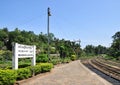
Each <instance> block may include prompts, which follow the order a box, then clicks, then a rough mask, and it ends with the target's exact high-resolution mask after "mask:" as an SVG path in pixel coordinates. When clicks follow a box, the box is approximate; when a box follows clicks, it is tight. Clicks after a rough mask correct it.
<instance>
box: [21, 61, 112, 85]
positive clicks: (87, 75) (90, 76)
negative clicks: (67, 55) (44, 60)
mask: <svg viewBox="0 0 120 85" xmlns="http://www.w3.org/2000/svg"><path fill="white" fill-rule="evenodd" d="M20 85H112V84H110V83H109V82H107V81H106V80H104V79H102V78H101V77H99V76H98V75H97V74H95V73H93V72H92V71H90V70H89V69H87V68H86V67H85V66H83V64H81V62H80V61H79V60H77V61H73V62H71V63H69V64H65V65H60V66H55V68H54V69H53V70H52V72H50V73H47V74H45V75H42V76H41V75H38V76H37V77H33V78H31V79H27V80H25V81H24V82H22V83H21V84H20Z"/></svg>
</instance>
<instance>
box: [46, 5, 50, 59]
mask: <svg viewBox="0 0 120 85" xmlns="http://www.w3.org/2000/svg"><path fill="white" fill-rule="evenodd" d="M49 16H51V14H50V8H49V7H48V9H47V35H48V53H47V54H48V58H49V56H50V45H49V44H50V39H49Z"/></svg>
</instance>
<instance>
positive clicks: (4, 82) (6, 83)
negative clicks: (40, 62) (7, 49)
mask: <svg viewBox="0 0 120 85" xmlns="http://www.w3.org/2000/svg"><path fill="white" fill-rule="evenodd" d="M16 77H17V74H16V71H14V70H0V85H13V84H14V82H15V81H16Z"/></svg>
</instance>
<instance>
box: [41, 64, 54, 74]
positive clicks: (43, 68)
mask: <svg viewBox="0 0 120 85" xmlns="http://www.w3.org/2000/svg"><path fill="white" fill-rule="evenodd" d="M40 65H41V72H42V73H44V72H49V71H50V70H51V68H53V64H52V63H40Z"/></svg>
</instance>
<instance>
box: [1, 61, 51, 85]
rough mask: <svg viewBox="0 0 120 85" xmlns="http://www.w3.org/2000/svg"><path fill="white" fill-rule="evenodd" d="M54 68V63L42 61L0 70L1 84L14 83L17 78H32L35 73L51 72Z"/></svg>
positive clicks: (11, 84)
mask: <svg viewBox="0 0 120 85" xmlns="http://www.w3.org/2000/svg"><path fill="white" fill-rule="evenodd" d="M52 68H53V64H52V63H40V64H37V65H35V66H29V67H26V68H20V69H18V70H0V85H13V84H14V83H15V81H16V80H22V79H27V78H30V77H32V76H33V74H35V75H37V74H39V73H43V72H49V71H50V70H51V69H52Z"/></svg>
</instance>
